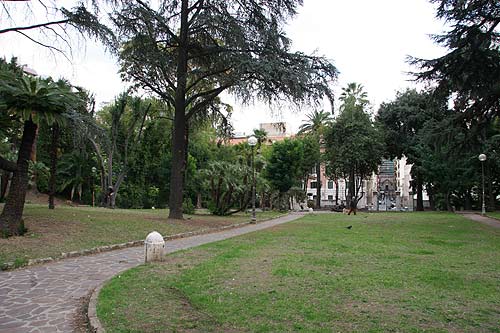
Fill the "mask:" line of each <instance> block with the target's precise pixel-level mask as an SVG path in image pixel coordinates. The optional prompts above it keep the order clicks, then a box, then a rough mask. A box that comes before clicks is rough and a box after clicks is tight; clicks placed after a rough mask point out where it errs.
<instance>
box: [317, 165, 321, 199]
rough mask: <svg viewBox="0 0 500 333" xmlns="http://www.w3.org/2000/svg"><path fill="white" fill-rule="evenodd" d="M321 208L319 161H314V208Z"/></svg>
mask: <svg viewBox="0 0 500 333" xmlns="http://www.w3.org/2000/svg"><path fill="white" fill-rule="evenodd" d="M319 208H321V163H316V209H319Z"/></svg>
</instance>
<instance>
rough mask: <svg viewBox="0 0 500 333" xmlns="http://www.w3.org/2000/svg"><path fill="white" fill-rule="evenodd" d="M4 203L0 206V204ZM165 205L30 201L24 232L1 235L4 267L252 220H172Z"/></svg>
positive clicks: (242, 216) (246, 216) (245, 217)
mask: <svg viewBox="0 0 500 333" xmlns="http://www.w3.org/2000/svg"><path fill="white" fill-rule="evenodd" d="M0 208H1V207H0ZM279 214H280V213H278V212H259V213H257V219H258V220H264V219H269V218H272V217H276V216H277V215H279ZM167 216H168V210H166V209H156V210H151V209H143V210H139V209H136V210H128V209H113V210H112V209H106V208H93V207H71V206H58V207H56V209H55V210H49V209H48V208H47V206H46V205H35V204H27V205H26V206H25V209H24V220H25V225H26V227H27V228H28V233H27V234H26V235H24V236H22V237H11V238H8V239H1V238H0V267H2V266H3V265H4V263H6V262H15V264H16V266H22V265H24V264H26V263H27V261H28V260H29V259H34V258H46V257H58V256H60V255H61V252H70V251H78V250H85V249H90V248H93V247H97V246H103V245H112V244H118V243H125V242H129V241H134V240H140V239H144V238H145V237H146V235H147V234H148V233H149V232H151V231H154V230H156V231H158V232H159V233H161V234H162V235H163V236H167V235H172V234H178V233H182V232H188V231H194V230H200V229H212V228H216V227H220V226H224V225H231V224H238V223H241V222H245V221H249V220H250V215H249V214H244V213H241V214H236V215H233V216H229V217H218V216H213V215H208V214H202V215H186V220H185V221H174V220H168V221H167Z"/></svg>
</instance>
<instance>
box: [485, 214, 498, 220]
mask: <svg viewBox="0 0 500 333" xmlns="http://www.w3.org/2000/svg"><path fill="white" fill-rule="evenodd" d="M486 215H488V216H491V217H494V218H496V219H499V220H500V212H488V213H486Z"/></svg>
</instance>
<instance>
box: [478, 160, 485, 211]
mask: <svg viewBox="0 0 500 333" xmlns="http://www.w3.org/2000/svg"><path fill="white" fill-rule="evenodd" d="M478 158H479V160H480V161H481V173H482V176H483V205H482V208H481V214H482V215H483V216H484V215H486V204H485V201H484V161H486V155H485V154H481V155H479V156H478Z"/></svg>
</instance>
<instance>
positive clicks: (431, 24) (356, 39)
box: [0, 0, 445, 133]
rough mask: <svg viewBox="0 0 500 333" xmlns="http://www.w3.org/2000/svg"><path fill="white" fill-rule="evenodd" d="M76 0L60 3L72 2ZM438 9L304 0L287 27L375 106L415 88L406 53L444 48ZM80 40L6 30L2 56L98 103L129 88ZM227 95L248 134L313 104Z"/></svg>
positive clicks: (111, 63) (300, 46)
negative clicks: (65, 53)
mask: <svg viewBox="0 0 500 333" xmlns="http://www.w3.org/2000/svg"><path fill="white" fill-rule="evenodd" d="M72 2H73V1H57V4H58V6H67V7H71V3H72ZM12 4H13V3H11V4H10V6H11V7H12V6H13V5H12ZM14 6H19V7H20V6H24V5H23V4H22V3H19V4H14ZM18 14H20V13H18ZM434 15H435V8H434V6H433V5H431V4H430V3H429V2H428V1H427V0H378V1H374V0H304V6H303V7H302V8H301V9H300V10H299V14H298V15H297V16H296V17H295V19H294V20H292V21H291V22H290V23H289V25H288V27H287V31H288V36H289V37H290V38H291V39H292V41H293V49H294V50H300V51H303V52H306V53H312V52H316V54H318V55H324V56H326V57H327V58H329V59H331V60H332V61H333V63H334V64H335V66H336V67H337V68H338V70H339V71H340V76H339V80H338V82H337V84H336V87H335V89H336V91H337V95H339V94H340V91H341V88H342V87H344V86H346V85H347V83H349V82H358V83H361V84H362V85H363V86H364V87H365V90H366V91H367V93H368V97H369V99H370V101H371V103H372V105H373V109H374V111H376V109H377V108H378V105H379V104H380V103H381V102H384V101H389V100H391V99H393V98H394V96H395V93H396V91H398V90H402V89H404V88H406V87H415V86H414V84H413V83H412V82H410V81H409V80H410V79H411V76H409V75H407V74H406V73H407V72H408V71H411V67H410V66H409V65H408V64H407V63H406V57H407V56H408V55H412V56H416V57H421V58H434V57H437V56H440V55H442V54H443V53H444V50H443V49H441V48H439V47H437V46H436V45H435V44H434V43H433V42H432V40H431V39H430V38H429V35H430V34H439V33H442V32H443V31H444V29H445V28H444V25H443V22H440V21H437V20H436V19H435V18H434ZM19 22H20V21H18V23H19ZM7 25H8V24H7V23H6V22H5V20H4V22H0V27H5V26H7ZM75 45H76V46H74V47H73V56H72V59H71V63H70V62H69V61H67V60H65V59H64V58H62V57H60V56H56V57H54V56H53V55H52V54H51V53H50V52H48V51H47V50H45V49H44V48H41V47H38V46H36V45H34V44H33V43H32V42H30V41H28V40H27V39H26V38H24V37H22V36H21V35H18V34H16V33H7V34H2V35H0V56H2V57H6V58H8V59H9V58H10V57H11V56H16V57H18V58H19V62H20V63H21V64H27V65H28V66H29V67H31V68H34V69H35V70H36V71H37V72H38V73H39V74H42V75H50V76H52V77H55V78H58V77H65V78H67V79H69V80H70V81H71V82H72V83H73V84H76V85H80V86H83V87H85V88H87V89H89V90H90V91H92V92H94V93H95V94H96V97H97V100H98V101H99V102H107V101H111V100H113V98H114V96H116V95H117V94H118V93H120V92H121V91H122V90H123V89H124V84H123V83H121V80H120V78H119V76H118V74H117V70H118V66H117V65H116V60H115V59H113V58H111V57H110V56H109V55H108V54H106V53H105V51H104V48H103V47H102V46H101V45H99V44H96V43H94V42H92V41H87V42H84V41H83V40H81V41H80V42H78V43H77V44H75ZM224 99H225V101H227V102H229V103H231V104H232V105H233V106H234V110H235V112H234V115H233V117H232V118H233V123H234V127H235V129H236V131H238V132H247V133H248V132H250V131H251V130H252V129H253V128H257V127H258V124H259V123H260V122H272V121H286V122H288V123H289V124H290V125H291V130H292V131H296V130H297V128H298V126H299V125H300V123H301V121H302V120H303V119H305V114H307V113H309V112H310V111H311V109H309V108H303V109H302V110H300V111H298V112H297V111H296V112H293V113H292V112H288V111H287V110H284V111H282V112H278V113H277V112H274V113H273V112H271V110H269V108H267V107H266V106H265V105H253V106H245V107H243V106H241V105H239V104H238V103H237V102H236V101H234V100H233V99H232V98H231V97H229V96H225V97H224ZM326 108H327V107H326ZM273 114H274V115H273Z"/></svg>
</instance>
